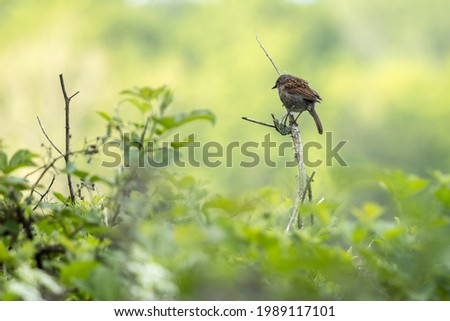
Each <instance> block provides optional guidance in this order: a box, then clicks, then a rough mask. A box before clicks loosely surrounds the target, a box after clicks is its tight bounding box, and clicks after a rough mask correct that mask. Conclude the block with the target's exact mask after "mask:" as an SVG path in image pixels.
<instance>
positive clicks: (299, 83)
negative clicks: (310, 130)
mask: <svg viewBox="0 0 450 321" xmlns="http://www.w3.org/2000/svg"><path fill="white" fill-rule="evenodd" d="M275 88H278V95H279V96H280V100H281V101H282V102H283V106H284V107H286V109H287V111H288V113H290V112H297V113H299V114H298V116H300V114H301V113H302V112H304V111H305V110H307V111H308V112H309V113H310V114H311V116H312V117H313V118H314V122H315V123H316V126H317V130H318V131H319V134H322V133H323V128H322V123H321V122H320V119H319V115H317V113H316V109H315V105H316V103H320V102H321V100H322V98H320V96H319V94H318V93H317V92H316V91H315V90H314V89H312V88H311V87H309V83H308V82H307V81H306V80H304V79H301V78H298V77H295V76H292V75H281V76H280V77H278V79H277V82H276V83H275V86H273V87H272V89H275ZM298 116H297V118H298ZM286 117H287V114H286ZM297 118H296V119H295V120H297Z"/></svg>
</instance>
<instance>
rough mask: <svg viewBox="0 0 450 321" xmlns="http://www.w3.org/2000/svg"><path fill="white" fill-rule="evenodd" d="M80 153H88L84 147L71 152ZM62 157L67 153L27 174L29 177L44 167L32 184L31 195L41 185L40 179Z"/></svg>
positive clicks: (72, 153) (73, 153) (71, 153)
mask: <svg viewBox="0 0 450 321" xmlns="http://www.w3.org/2000/svg"><path fill="white" fill-rule="evenodd" d="M80 153H86V151H85V150H84V149H82V150H77V151H74V152H70V155H75V154H80ZM61 158H65V155H62V156H58V157H55V158H53V159H52V161H51V162H50V163H48V164H46V165H44V166H41V167H39V168H37V169H35V170H34V171H32V172H31V173H28V174H27V175H25V178H26V177H28V176H30V175H32V174H34V173H36V172H38V171H39V170H41V169H43V171H42V173H41V174H40V175H39V177H38V179H37V180H36V182H35V183H34V184H33V185H32V186H31V191H30V195H29V197H31V196H33V193H34V192H35V190H36V187H37V186H38V185H39V183H40V181H41V180H42V178H43V177H44V175H45V173H47V171H48V170H49V169H50V168H52V167H53V166H54V165H55V163H56V162H57V161H58V160H60V159H61Z"/></svg>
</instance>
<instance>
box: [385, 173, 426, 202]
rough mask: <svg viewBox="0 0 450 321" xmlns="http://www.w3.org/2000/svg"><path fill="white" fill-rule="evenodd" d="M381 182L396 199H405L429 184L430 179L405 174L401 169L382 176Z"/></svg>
mask: <svg viewBox="0 0 450 321" xmlns="http://www.w3.org/2000/svg"><path fill="white" fill-rule="evenodd" d="M381 184H382V185H383V186H384V187H385V188H386V189H387V190H388V191H389V192H390V193H392V195H393V196H394V197H395V198H396V199H399V200H400V199H405V198H407V197H410V196H412V195H414V194H416V193H418V192H419V191H421V190H422V189H424V188H425V187H426V186H427V185H428V181H426V180H424V179H421V178H419V177H416V176H414V175H408V176H407V175H405V173H403V172H401V171H397V172H394V173H392V174H391V175H387V176H384V177H382V179H381Z"/></svg>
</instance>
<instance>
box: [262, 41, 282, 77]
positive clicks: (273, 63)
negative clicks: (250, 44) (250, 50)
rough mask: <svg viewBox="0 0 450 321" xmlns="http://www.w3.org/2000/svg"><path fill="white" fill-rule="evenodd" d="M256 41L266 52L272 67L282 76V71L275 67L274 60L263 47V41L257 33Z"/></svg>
mask: <svg viewBox="0 0 450 321" xmlns="http://www.w3.org/2000/svg"><path fill="white" fill-rule="evenodd" d="M256 41H258V43H259V46H260V47H261V49H262V50H263V51H264V53H265V54H266V56H267V58H269V60H270V62H271V63H272V66H273V67H274V68H275V70H276V71H277V74H278V76H280V75H281V73H280V71H279V70H278V68H277V65H275V62H274V61H273V60H272V58H271V57H270V55H269V53H268V52H267V51H266V49H265V48H264V46H263V45H262V43H261V41H260V40H259V37H258V33H256Z"/></svg>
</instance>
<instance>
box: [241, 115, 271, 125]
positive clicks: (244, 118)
mask: <svg viewBox="0 0 450 321" xmlns="http://www.w3.org/2000/svg"><path fill="white" fill-rule="evenodd" d="M242 119H243V120H246V121H249V122H252V123H255V124H258V125H263V126H267V127H270V128H276V127H275V126H274V125H271V124H267V123H263V122H262V121H259V120H256V119H252V118H248V117H245V116H244V117H242Z"/></svg>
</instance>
